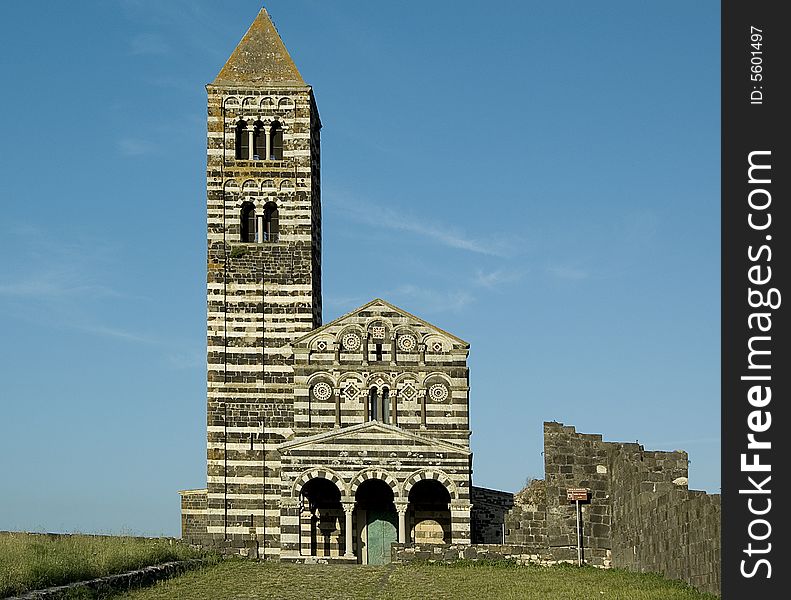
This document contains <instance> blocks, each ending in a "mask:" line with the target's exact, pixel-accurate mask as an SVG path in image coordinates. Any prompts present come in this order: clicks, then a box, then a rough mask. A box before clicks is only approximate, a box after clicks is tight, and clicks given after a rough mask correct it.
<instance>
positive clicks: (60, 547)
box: [0, 533, 204, 598]
mask: <svg viewBox="0 0 791 600" xmlns="http://www.w3.org/2000/svg"><path fill="white" fill-rule="evenodd" d="M203 556H204V553H202V552H200V551H197V550H194V549H192V548H190V547H189V546H186V545H183V544H180V543H178V542H174V541H172V540H170V539H167V538H161V539H142V538H132V537H121V536H117V537H116V536H90V535H64V536H48V535H35V534H27V533H4V534H0V598H4V597H6V596H13V595H16V594H20V593H22V592H24V591H27V590H35V589H41V588H45V587H50V586H54V585H63V584H65V583H71V582H74V581H83V580H86V579H93V578H95V577H101V576H103V575H112V574H115V573H123V572H125V571H132V570H134V569H140V568H143V567H147V566H149V565H155V564H160V563H164V562H169V561H173V560H183V559H186V558H199V557H203Z"/></svg>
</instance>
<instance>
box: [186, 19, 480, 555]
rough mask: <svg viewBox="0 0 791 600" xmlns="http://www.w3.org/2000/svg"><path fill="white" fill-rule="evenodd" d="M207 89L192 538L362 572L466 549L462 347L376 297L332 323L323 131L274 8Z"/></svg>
mask: <svg viewBox="0 0 791 600" xmlns="http://www.w3.org/2000/svg"><path fill="white" fill-rule="evenodd" d="M207 92H208V158H207V174H206V176H207V207H208V209H207V226H208V255H207V294H208V295H207V300H208V302H207V356H208V389H207V487H206V489H201V490H185V491H182V492H181V505H182V536H183V538H184V539H185V540H187V541H190V542H192V543H197V544H202V545H211V546H214V547H218V548H221V549H224V550H227V551H232V552H242V553H245V554H254V555H257V556H260V557H267V558H281V559H284V560H288V559H294V560H300V559H303V558H305V557H324V558H331V559H333V560H338V561H349V562H360V563H368V564H379V563H382V562H388V561H389V557H390V544H391V543H392V542H401V543H440V544H442V543H446V544H450V543H452V544H469V543H470V541H471V533H472V532H471V510H472V504H471V493H472V480H471V477H472V453H471V451H470V446H469V438H470V434H471V430H470V422H469V378H468V375H469V371H468V367H467V356H468V352H469V344H468V343H467V342H465V341H464V340H461V339H459V338H458V337H456V336H454V335H452V334H450V333H448V332H446V331H443V330H442V329H440V328H438V327H436V326H435V325H432V324H430V323H428V322H427V321H425V320H424V319H421V318H420V317H417V316H415V315H412V314H410V313H408V312H406V311H404V310H402V309H400V308H398V307H396V306H393V305H392V304H390V303H388V302H386V301H384V300H381V299H374V300H372V301H371V302H369V303H367V304H365V305H364V306H361V307H360V308H358V309H356V310H354V311H352V312H350V313H348V314H346V315H344V316H342V317H340V318H338V319H336V320H335V321H332V322H330V323H327V324H322V318H321V315H322V306H321V259H322V256H321V243H322V235H321V227H322V223H321V177H320V160H321V155H320V130H321V120H320V118H319V113H318V109H317V106H316V101H315V98H314V95H313V91H312V89H311V87H310V86H309V85H307V84H306V83H305V82H304V81H303V79H302V77H301V75H300V74H299V71H298V69H297V68H296V66H295V65H294V63H293V61H292V59H291V57H290V56H289V54H288V51H287V50H286V48H285V46H284V45H283V42H282V40H281V39H280V37H279V35H278V33H277V31H276V29H275V27H274V25H273V24H272V21H271V20H270V18H269V16H268V14H267V13H266V11H265V10H261V12H260V13H259V14H258V16H257V17H256V19H255V21H254V22H253V24H252V25H251V27H250V29H249V30H248V31H247V33H246V34H245V36H244V37H243V38H242V40H241V42H240V43H239V45H238V46H237V47H236V49H235V50H234V52H233V54H232V55H231V57H230V58H229V59H228V61H227V63H226V64H225V66H224V67H223V68H222V70H221V71H220V73H219V75H218V76H217V77H216V79H215V80H214V81H213V82H212V83H211V84H209V85H208V86H207Z"/></svg>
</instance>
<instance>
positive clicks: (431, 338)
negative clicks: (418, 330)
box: [423, 334, 453, 353]
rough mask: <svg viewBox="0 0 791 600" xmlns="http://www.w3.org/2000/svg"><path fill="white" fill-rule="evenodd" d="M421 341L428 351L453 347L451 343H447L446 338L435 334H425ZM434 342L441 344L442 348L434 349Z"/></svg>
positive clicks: (434, 351) (433, 351)
mask: <svg viewBox="0 0 791 600" xmlns="http://www.w3.org/2000/svg"><path fill="white" fill-rule="evenodd" d="M423 343H424V344H426V352H429V353H438V352H447V351H449V350H450V349H451V348H452V347H453V344H449V343H448V341H447V340H445V339H444V338H442V337H440V336H438V335H436V334H429V335H427V336H426V337H425V338H424V339H423ZM435 344H441V345H442V348H441V349H439V350H437V349H435V348H434V345H435Z"/></svg>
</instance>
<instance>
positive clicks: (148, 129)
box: [0, 0, 720, 534]
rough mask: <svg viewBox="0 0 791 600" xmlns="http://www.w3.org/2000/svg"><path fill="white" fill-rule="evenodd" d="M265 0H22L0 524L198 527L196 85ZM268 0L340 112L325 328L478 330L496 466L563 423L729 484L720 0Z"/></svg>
mask: <svg viewBox="0 0 791 600" xmlns="http://www.w3.org/2000/svg"><path fill="white" fill-rule="evenodd" d="M259 8H260V4H259V2H257V1H253V0H235V1H226V2H222V3H219V2H211V1H209V0H189V1H187V0H168V1H167V2H163V1H161V0H118V1H105V2H98V1H90V0H86V1H83V2H74V3H65V2H62V3H56V2H34V1H31V2H24V3H18V2H17V3H12V2H4V3H2V4H0V21H2V23H3V24H4V32H3V36H2V41H0V55H1V56H2V57H3V58H2V63H3V65H2V72H3V76H4V80H5V82H4V90H5V93H3V94H2V95H0V106H2V117H0V118H1V119H2V127H3V132H4V135H3V139H4V143H3V144H2V147H0V173H1V174H2V180H3V186H2V188H0V194H1V195H2V207H3V212H2V219H1V220H0V252H1V253H2V256H3V260H2V261H0V328H2V339H3V342H4V343H3V344H2V345H0V364H2V380H3V386H2V390H3V391H2V393H0V402H1V408H2V418H0V456H2V457H3V460H2V462H0V529H40V530H50V531H76V530H80V531H105V532H120V531H130V532H136V533H143V534H162V533H164V534H178V528H179V508H178V495H177V493H176V492H177V490H179V489H184V488H195V487H203V486H204V485H205V430H204V427H205V255H204V253H205V147H206V143H205V129H206V124H205V114H206V104H205V102H206V97H205V90H204V87H203V86H204V85H205V84H206V83H207V82H209V81H211V80H212V79H213V78H214V76H215V75H216V73H217V72H218V71H219V69H220V68H221V66H222V65H223V63H224V61H225V60H226V58H227V57H228V56H229V55H230V53H231V51H232V50H233V48H234V46H235V45H236V43H237V42H238V41H239V39H240V38H241V36H242V34H243V33H244V31H245V30H246V28H247V27H248V25H249V24H250V22H251V21H252V19H253V18H254V16H255V14H256V12H257V10H258V9H259ZM267 9H268V10H269V12H270V14H271V15H272V16H273V19H274V20H275V23H276V25H277V26H278V29H279V31H280V33H281V35H282V37H283V39H284V41H285V43H286V45H287V47H288V48H289V50H290V52H291V55H292V57H293V58H294V60H295V62H296V64H297V66H298V67H299V69H300V71H301V73H302V75H303V77H304V79H305V80H306V81H307V82H309V83H310V84H311V85H313V86H314V89H315V92H316V97H317V101H318V106H319V110H320V112H321V116H322V121H323V124H324V128H323V130H322V184H323V187H322V198H323V203H324V206H323V217H324V230H323V234H324V276H323V285H324V320H325V322H326V321H330V320H332V319H334V318H335V317H337V316H339V315H341V314H343V313H345V312H347V311H349V310H351V309H352V308H354V307H355V306H357V305H360V304H363V303H364V302H366V301H368V300H370V299H371V298H373V297H377V296H379V297H383V298H385V299H387V300H389V301H391V302H393V303H395V304H397V305H399V306H401V307H403V308H404V309H406V310H409V311H410V312H413V313H415V314H418V315H421V316H423V317H424V318H426V319H427V320H429V321H431V322H433V323H435V324H436V325H438V326H440V327H442V328H444V329H446V330H448V331H451V332H453V333H455V334H457V335H458V336H460V337H462V338H464V339H466V340H467V341H469V342H470V343H471V345H472V349H471V354H470V367H471V377H470V380H471V412H472V425H473V430H474V434H473V437H472V446H473V450H474V452H475V473H474V480H475V482H476V483H477V484H479V485H486V486H490V487H496V488H500V489H507V490H512V491H513V490H517V489H519V488H521V486H522V485H523V483H524V481H525V479H526V478H527V477H540V476H542V475H543V458H542V456H541V450H542V422H543V421H544V420H558V421H563V422H565V423H567V424H573V425H575V426H577V429H578V430H580V431H583V432H587V433H602V434H604V436H605V439H609V440H613V441H635V440H639V441H640V443H643V444H645V445H646V447H648V448H651V449H666V450H671V449H676V448H684V449H686V450H688V451H689V452H690V457H691V459H692V463H691V465H690V471H691V481H690V485H691V487H693V488H696V489H705V490H708V491H712V492H718V491H719V486H720V476H719V464H720V463H719V461H720V459H719V453H720V450H719V437H720V433H719V431H720V429H719V428H720V408H719V402H720V399H719V397H720V380H719V370H720V369H719V359H720V337H719V319H720V305H719V293H720V291H719V284H720V277H719V269H720V260H719V254H720V250H719V248H720V237H719V232H720V204H719V202H720V188H719V185H720V184H719V175H720V173H719V172H720V167H719V144H720V138H719V131H720V129H719V125H720V105H719V93H720V90H719V84H720V81H719V73H720V71H719V3H718V2H714V1H703V0H700V1H697V2H694V3H693V2H688V1H681V0H677V1H667V0H665V1H661V2H660V1H659V0H657V1H651V2H649V1H635V0H624V1H614V0H606V1H602V2H595V3H594V2H587V1H584V0H579V1H563V2H524V1H520V2H515V1H514V2H498V3H495V4H492V3H482V2H466V1H458V0H457V1H455V2H450V1H434V2H430V3H429V2H402V3H383V2H381V3H380V2H376V3H374V2H363V1H357V2H351V1H338V2H332V3H328V2H321V1H320V0H290V1H288V2H286V1H285V0H281V1H271V2H268V3H267Z"/></svg>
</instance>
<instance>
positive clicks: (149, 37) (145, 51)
mask: <svg viewBox="0 0 791 600" xmlns="http://www.w3.org/2000/svg"><path fill="white" fill-rule="evenodd" d="M168 52H170V45H169V44H168V43H167V42H166V41H165V39H164V38H163V37H162V36H161V35H159V34H156V33H141V34H138V35H136V36H135V37H133V38H132V40H131V41H130V43H129V53H130V54H132V55H134V56H145V55H161V54H167V53H168Z"/></svg>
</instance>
